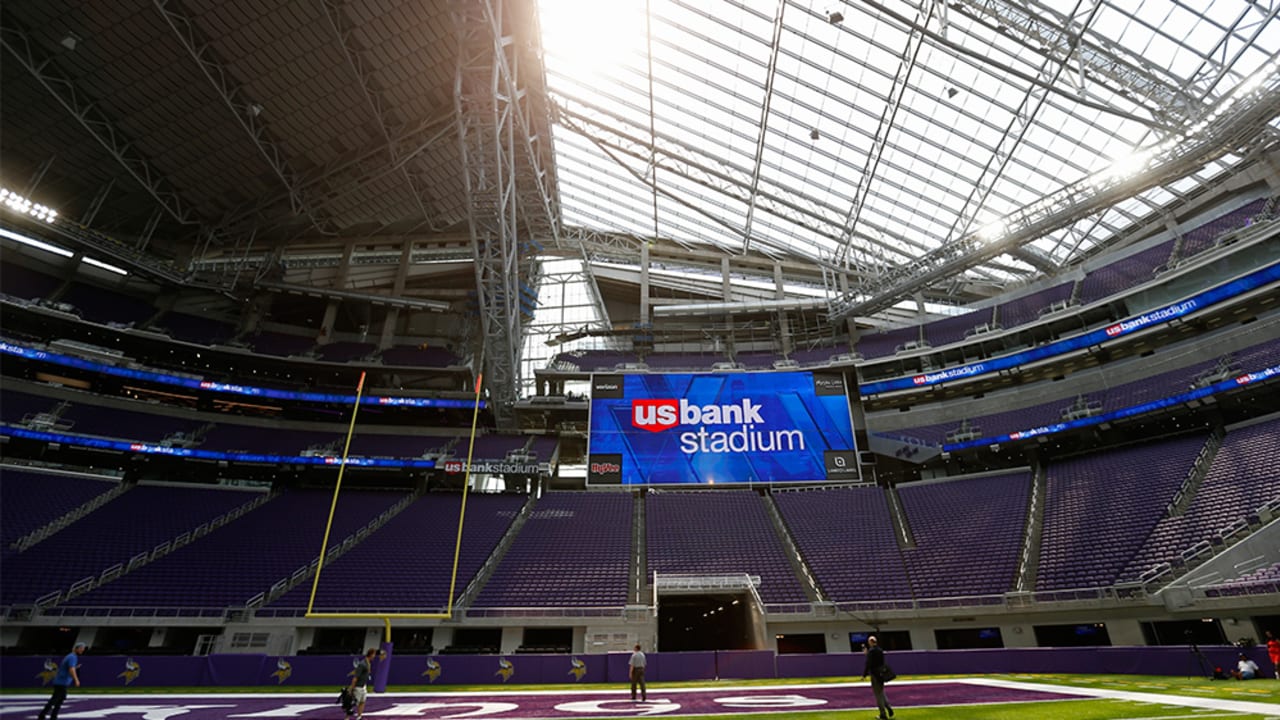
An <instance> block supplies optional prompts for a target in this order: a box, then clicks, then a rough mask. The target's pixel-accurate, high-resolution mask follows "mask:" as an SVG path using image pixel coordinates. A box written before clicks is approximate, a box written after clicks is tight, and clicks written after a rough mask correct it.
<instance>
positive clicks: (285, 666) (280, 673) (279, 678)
mask: <svg viewBox="0 0 1280 720" xmlns="http://www.w3.org/2000/svg"><path fill="white" fill-rule="evenodd" d="M292 674H293V666H292V665H290V664H289V661H288V660H285V659H284V658H280V659H279V660H276V671H275V672H273V673H271V677H273V678H275V679H276V684H277V685H280V684H283V683H284V681H285V680H288V679H289V676H290V675H292Z"/></svg>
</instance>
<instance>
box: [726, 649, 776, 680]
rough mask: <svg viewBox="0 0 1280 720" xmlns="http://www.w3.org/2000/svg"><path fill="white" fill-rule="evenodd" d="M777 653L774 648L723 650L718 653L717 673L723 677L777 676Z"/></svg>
mask: <svg viewBox="0 0 1280 720" xmlns="http://www.w3.org/2000/svg"><path fill="white" fill-rule="evenodd" d="M776 657H777V653H775V652H773V651H772V650H722V651H720V652H718V653H716V674H717V676H718V677H719V678H721V679H732V680H753V679H756V678H775V677H777V676H778V674H777V668H776V667H774V662H773V661H774V658H776Z"/></svg>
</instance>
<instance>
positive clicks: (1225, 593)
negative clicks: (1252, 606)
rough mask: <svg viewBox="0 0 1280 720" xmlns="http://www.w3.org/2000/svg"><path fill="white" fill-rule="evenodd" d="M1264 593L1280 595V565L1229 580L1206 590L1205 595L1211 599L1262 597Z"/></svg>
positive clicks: (1259, 569)
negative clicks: (1241, 596)
mask: <svg viewBox="0 0 1280 720" xmlns="http://www.w3.org/2000/svg"><path fill="white" fill-rule="evenodd" d="M1264 593H1280V563H1275V564H1273V565H1270V566H1268V567H1261V568H1258V569H1257V570H1254V571H1253V572H1251V573H1247V574H1245V575H1242V576H1240V577H1238V578H1236V579H1235V580H1227V581H1225V582H1221V583H1218V584H1217V585H1212V586H1210V587H1208V588H1206V589H1205V594H1206V595H1208V596H1209V597H1231V596H1235V595H1262V594H1264Z"/></svg>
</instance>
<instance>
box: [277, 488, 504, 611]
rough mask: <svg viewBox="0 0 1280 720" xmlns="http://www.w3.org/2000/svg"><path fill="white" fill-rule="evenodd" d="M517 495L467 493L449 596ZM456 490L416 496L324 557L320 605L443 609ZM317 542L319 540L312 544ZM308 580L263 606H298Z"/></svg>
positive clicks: (482, 558) (492, 542) (477, 562)
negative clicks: (347, 546) (338, 552)
mask: <svg viewBox="0 0 1280 720" xmlns="http://www.w3.org/2000/svg"><path fill="white" fill-rule="evenodd" d="M524 501H525V498H524V496H522V495H484V494H478V493H472V494H469V495H468V497H467V512H466V517H465V518H462V545H461V548H460V549H459V555H458V573H457V580H456V584H455V586H454V600H455V601H456V600H457V598H458V597H459V596H461V595H462V593H463V591H464V590H466V588H467V585H468V584H469V583H470V582H471V580H472V578H474V577H475V575H476V573H477V572H479V570H480V568H481V566H483V565H484V563H485V562H486V561H487V560H488V559H489V556H490V555H491V554H492V553H493V549H494V547H496V546H497V544H498V541H500V540H501V539H502V536H503V535H504V534H505V533H506V532H507V528H509V527H510V526H511V521H512V520H513V519H514V518H515V517H516V515H517V513H519V512H520V507H521V505H523V504H524ZM461 507H462V494H461V493H444V492H438V493H436V492H433V493H428V494H427V495H424V496H423V497H420V498H418V499H416V500H415V501H414V502H413V503H412V504H411V505H409V506H408V507H407V508H405V509H404V510H403V511H401V512H400V513H399V514H398V515H396V516H395V517H393V518H391V519H390V520H388V521H387V523H386V524H385V525H383V526H382V527H380V528H378V529H377V530H376V531H374V532H373V533H371V534H370V535H369V536H368V537H367V538H365V539H364V540H363V541H362V542H360V543H359V544H357V545H355V546H353V547H352V549H351V551H350V552H348V553H346V554H344V555H342V556H341V557H339V558H338V559H337V560H335V561H333V562H332V563H326V564H325V566H324V569H323V570H322V571H321V573H320V582H319V585H318V586H317V587H316V601H315V606H314V609H315V610H317V611H320V612H358V611H371V612H443V611H444V610H445V609H446V607H445V606H446V604H447V603H448V601H449V585H450V582H451V580H452V575H453V555H454V548H455V546H456V545H457V540H458V522H459V511H460V509H461ZM316 548H317V549H318V548H319V545H316ZM311 586H312V582H311V580H310V579H308V580H306V581H305V582H302V583H301V584H299V585H298V586H296V587H294V588H293V589H292V590H290V591H288V592H286V593H285V594H284V595H281V596H280V597H279V598H278V599H277V600H276V601H275V602H273V603H271V604H270V605H269V606H268V607H269V608H270V610H269V611H268V614H276V615H296V614H299V612H300V611H302V610H305V609H306V607H307V601H308V599H309V598H310V597H311Z"/></svg>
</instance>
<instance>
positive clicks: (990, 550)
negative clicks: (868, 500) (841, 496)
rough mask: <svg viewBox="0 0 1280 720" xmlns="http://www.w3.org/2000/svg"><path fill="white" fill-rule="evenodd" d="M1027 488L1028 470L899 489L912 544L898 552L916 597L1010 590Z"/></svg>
mask: <svg viewBox="0 0 1280 720" xmlns="http://www.w3.org/2000/svg"><path fill="white" fill-rule="evenodd" d="M1030 491H1031V474H1030V473H1029V472H1019V473H1012V474H1008V475H997V476H993V477H980V478H970V479H964V480H955V481H951V482H944V483H939V484H932V485H908V486H906V487H903V488H901V489H900V490H899V492H898V496H899V498H901V500H902V509H903V512H904V513H906V516H907V520H908V522H909V523H910V524H911V532H912V535H913V536H914V537H915V547H913V548H907V549H904V550H903V551H902V556H903V558H904V559H905V560H906V564H907V572H908V574H909V575H910V576H911V584H912V587H913V589H914V593H915V596H916V597H917V598H927V597H954V596H961V595H993V594H1003V593H1005V592H1008V591H1009V590H1011V589H1013V584H1014V580H1015V576H1016V574H1017V571H1018V560H1019V555H1018V553H1019V550H1020V549H1021V545H1022V537H1023V528H1024V526H1025V524H1026V518H1027V500H1028V498H1029V496H1030Z"/></svg>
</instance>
